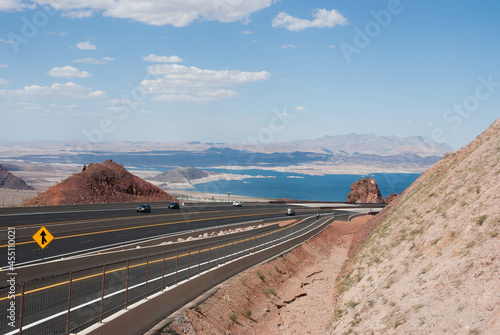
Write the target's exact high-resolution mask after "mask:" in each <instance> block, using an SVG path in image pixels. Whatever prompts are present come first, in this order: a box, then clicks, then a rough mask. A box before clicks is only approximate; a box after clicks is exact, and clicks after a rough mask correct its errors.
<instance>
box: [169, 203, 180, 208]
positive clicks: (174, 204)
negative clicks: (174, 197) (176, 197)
mask: <svg viewBox="0 0 500 335" xmlns="http://www.w3.org/2000/svg"><path fill="white" fill-rule="evenodd" d="M168 208H172V209H179V208H181V205H179V203H178V202H171V203H170V205H168Z"/></svg>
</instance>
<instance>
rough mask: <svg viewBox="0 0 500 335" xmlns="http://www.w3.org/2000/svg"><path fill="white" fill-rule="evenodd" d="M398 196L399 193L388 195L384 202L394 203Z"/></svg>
mask: <svg viewBox="0 0 500 335" xmlns="http://www.w3.org/2000/svg"><path fill="white" fill-rule="evenodd" d="M397 196H398V194H397V193H393V194H391V195H388V196H387V197H385V199H384V201H385V203H386V204H388V203H390V202H391V201H393V200H394V199H396V197H397Z"/></svg>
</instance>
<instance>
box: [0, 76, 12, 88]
mask: <svg viewBox="0 0 500 335" xmlns="http://www.w3.org/2000/svg"><path fill="white" fill-rule="evenodd" d="M9 85H10V82H9V81H8V80H7V79H2V78H0V86H9Z"/></svg>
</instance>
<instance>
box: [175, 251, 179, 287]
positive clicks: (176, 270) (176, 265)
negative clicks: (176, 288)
mask: <svg viewBox="0 0 500 335" xmlns="http://www.w3.org/2000/svg"><path fill="white" fill-rule="evenodd" d="M178 270H179V248H177V257H176V259H175V285H177V274H178V272H179V271H178Z"/></svg>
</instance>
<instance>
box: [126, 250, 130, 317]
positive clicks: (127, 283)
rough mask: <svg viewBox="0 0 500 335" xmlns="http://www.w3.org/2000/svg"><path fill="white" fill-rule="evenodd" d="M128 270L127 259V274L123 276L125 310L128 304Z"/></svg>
mask: <svg viewBox="0 0 500 335" xmlns="http://www.w3.org/2000/svg"><path fill="white" fill-rule="evenodd" d="M129 269H130V263H129V259H128V258H127V274H126V275H125V309H127V304H128V273H129Z"/></svg>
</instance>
